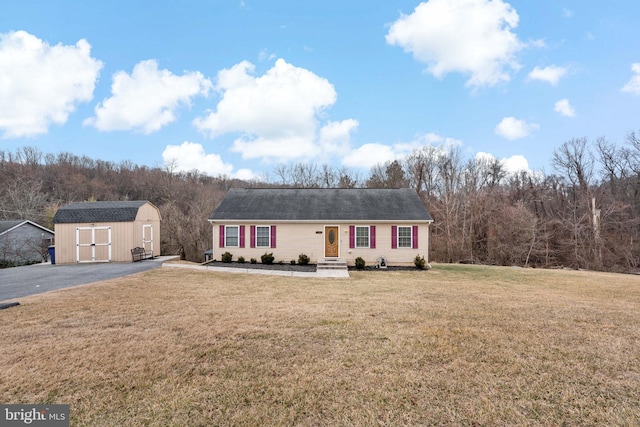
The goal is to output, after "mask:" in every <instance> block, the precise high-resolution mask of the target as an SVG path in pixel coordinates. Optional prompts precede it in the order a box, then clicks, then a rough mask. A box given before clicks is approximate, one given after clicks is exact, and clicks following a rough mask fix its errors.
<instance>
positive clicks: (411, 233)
mask: <svg viewBox="0 0 640 427" xmlns="http://www.w3.org/2000/svg"><path fill="white" fill-rule="evenodd" d="M401 228H408V229H409V246H400V229H401ZM397 230H398V231H397V234H398V235H397V236H396V248H398V249H411V248H413V226H411V225H398V226H397Z"/></svg>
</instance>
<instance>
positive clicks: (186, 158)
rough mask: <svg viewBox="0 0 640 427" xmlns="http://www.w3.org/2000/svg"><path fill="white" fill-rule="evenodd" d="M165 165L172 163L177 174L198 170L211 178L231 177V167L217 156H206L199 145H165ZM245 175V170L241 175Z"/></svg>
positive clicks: (191, 143)
mask: <svg viewBox="0 0 640 427" xmlns="http://www.w3.org/2000/svg"><path fill="white" fill-rule="evenodd" d="M162 160H163V161H164V163H165V165H168V164H170V163H173V166H174V167H175V168H176V170H177V171H179V172H189V171H192V170H198V171H200V172H202V173H205V174H207V175H211V176H220V175H231V174H232V172H233V166H232V165H230V164H228V163H224V162H223V161H222V158H221V157H220V155H218V154H207V153H206V152H205V149H204V147H203V146H202V145H201V144H197V143H195V142H189V141H185V142H183V143H182V144H181V145H167V146H166V148H165V149H164V151H163V152H162ZM245 173H246V170H245V171H244V172H243V174H245Z"/></svg>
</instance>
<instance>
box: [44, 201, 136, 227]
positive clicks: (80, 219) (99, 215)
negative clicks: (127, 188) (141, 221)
mask: <svg viewBox="0 0 640 427" xmlns="http://www.w3.org/2000/svg"><path fill="white" fill-rule="evenodd" d="M145 203H147V201H146V200H132V201H124V202H77V203H70V204H68V205H66V206H64V207H62V208H60V209H58V212H56V214H55V216H54V217H53V223H54V224H70V223H71V224H72V223H89V222H131V221H134V220H135V219H136V215H138V209H139V208H140V206H142V205H144V204H145Z"/></svg>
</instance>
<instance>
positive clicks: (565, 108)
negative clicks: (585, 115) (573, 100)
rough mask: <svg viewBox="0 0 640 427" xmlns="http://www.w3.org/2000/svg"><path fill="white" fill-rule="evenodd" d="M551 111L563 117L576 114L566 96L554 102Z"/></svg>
mask: <svg viewBox="0 0 640 427" xmlns="http://www.w3.org/2000/svg"><path fill="white" fill-rule="evenodd" d="M553 111H555V112H556V113H558V114H560V115H562V116H565V117H575V116H576V111H575V110H574V109H573V107H572V106H571V104H570V103H569V100H568V99H567V98H564V99H561V100H560V101H558V102H556V103H555V105H554V107H553Z"/></svg>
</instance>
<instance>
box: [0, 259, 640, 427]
mask: <svg viewBox="0 0 640 427" xmlns="http://www.w3.org/2000/svg"><path fill="white" fill-rule="evenodd" d="M350 274H351V278H350V279H322V278H310V279H309V278H302V279H301V278H295V277H276V276H255V275H244V274H233V273H215V272H210V271H209V272H207V271H197V270H189V269H179V268H159V269H155V270H152V271H149V272H146V273H140V274H137V275H134V276H129V277H125V278H121V279H115V280H110V281H106V282H101V283H98V284H91V285H86V286H81V287H77V288H72V289H66V290H61V291H56V292H52V293H48V294H42V295H37V296H33V297H29V298H23V299H21V300H20V302H21V305H20V306H18V307H12V308H9V309H6V310H1V311H0V324H1V325H2V345H1V346H0V366H1V367H2V373H1V375H0V378H1V381H0V402H3V403H68V404H70V405H71V416H72V420H71V425H73V426H140V425H152V426H184V425H190V426H211V425H246V426H257V425H303V426H304V425H307V426H311V425H363V426H370V425H408V426H413V425H469V426H470V425H483V426H484V425H519V426H522V425H524V426H526V425H531V426H539V425H562V424H564V423H566V425H638V420H639V419H640V387H639V386H638V385H639V384H640V278H639V277H637V276H627V275H615V274H605V273H590V272H578V271H560V270H558V271H549V270H535V269H518V268H503V267H483V266H468V265H465V266H462V265H438V264H436V265H435V266H434V268H433V270H430V271H428V272H418V271H406V272H404V271H403V272H398V271H388V272H367V271H365V272H356V271H352V272H351V273H350Z"/></svg>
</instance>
